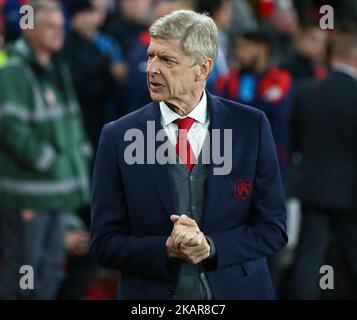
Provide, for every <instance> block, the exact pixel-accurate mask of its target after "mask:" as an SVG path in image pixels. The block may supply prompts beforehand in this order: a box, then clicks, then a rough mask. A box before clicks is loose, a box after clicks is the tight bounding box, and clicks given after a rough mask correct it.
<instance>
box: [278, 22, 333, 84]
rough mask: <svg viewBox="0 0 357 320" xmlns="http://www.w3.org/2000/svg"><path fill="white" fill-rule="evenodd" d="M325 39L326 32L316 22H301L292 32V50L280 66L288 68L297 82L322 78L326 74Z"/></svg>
mask: <svg viewBox="0 0 357 320" xmlns="http://www.w3.org/2000/svg"><path fill="white" fill-rule="evenodd" d="M327 40H328V33H327V32H326V31H325V30H322V29H321V28H320V27H319V25H318V23H317V22H316V23H315V22H306V23H303V24H302V25H301V26H300V27H299V28H298V31H297V32H296V33H295V34H294V37H293V50H292V52H291V53H290V54H289V55H288V56H287V57H286V58H285V59H283V60H282V62H281V63H280V67H281V68H284V69H287V70H289V72H290V73H291V75H292V76H293V79H294V80H295V81H297V83H301V82H303V81H306V80H311V79H323V78H324V77H326V75H327V69H326V57H327Z"/></svg>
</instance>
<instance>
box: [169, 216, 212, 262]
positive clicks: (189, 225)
mask: <svg viewBox="0 0 357 320" xmlns="http://www.w3.org/2000/svg"><path fill="white" fill-rule="evenodd" d="M170 220H171V222H172V223H173V224H174V228H173V230H172V232H171V235H170V236H169V237H168V238H167V240H166V250H167V253H168V256H169V257H170V258H180V259H182V260H184V261H186V262H189V263H192V264H197V263H200V262H201V261H202V260H204V259H207V258H208V257H209V255H210V251H211V248H210V245H209V243H208V241H207V239H206V237H205V235H204V234H203V232H202V231H201V230H200V229H199V227H198V226H197V223H196V221H195V220H193V219H191V218H189V217H188V216H186V215H182V216H178V215H171V216H170Z"/></svg>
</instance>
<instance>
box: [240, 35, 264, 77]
mask: <svg viewBox="0 0 357 320" xmlns="http://www.w3.org/2000/svg"><path fill="white" fill-rule="evenodd" d="M235 54H236V58H237V60H238V62H239V68H240V70H241V71H243V72H244V71H246V72H256V71H257V68H258V67H259V66H260V65H261V64H263V63H265V62H266V61H267V59H268V56H269V48H268V46H267V45H265V44H264V43H259V42H254V41H251V40H248V39H245V38H243V37H238V38H237V39H236V45H235Z"/></svg>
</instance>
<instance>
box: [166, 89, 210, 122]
mask: <svg viewBox="0 0 357 320" xmlns="http://www.w3.org/2000/svg"><path fill="white" fill-rule="evenodd" d="M160 111H161V119H162V125H163V127H166V126H167V125H169V124H170V123H172V122H174V121H175V120H177V119H180V118H186V117H190V118H193V119H195V121H197V122H199V123H202V124H204V123H206V121H207V95H206V91H205V90H203V96H202V98H201V101H200V102H199V103H198V105H197V106H196V107H194V108H193V110H192V111H191V112H190V113H189V114H188V115H187V116H184V117H182V116H180V115H179V114H177V113H176V112H174V111H172V110H171V109H170V108H169V107H168V106H167V104H166V103H165V102H164V101H161V102H160Z"/></svg>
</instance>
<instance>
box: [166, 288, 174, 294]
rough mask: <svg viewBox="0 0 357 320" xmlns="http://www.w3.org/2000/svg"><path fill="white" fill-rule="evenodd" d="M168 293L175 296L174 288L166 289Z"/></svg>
mask: <svg viewBox="0 0 357 320" xmlns="http://www.w3.org/2000/svg"><path fill="white" fill-rule="evenodd" d="M166 292H167V293H168V294H169V295H170V296H172V295H173V294H174V288H172V287H168V288H167V289H166Z"/></svg>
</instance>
